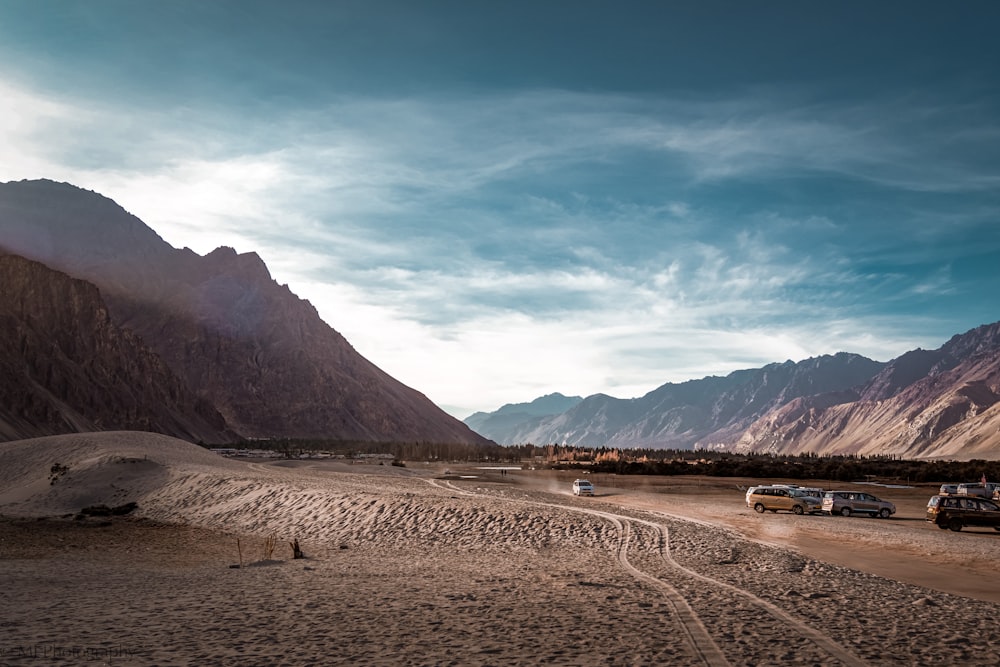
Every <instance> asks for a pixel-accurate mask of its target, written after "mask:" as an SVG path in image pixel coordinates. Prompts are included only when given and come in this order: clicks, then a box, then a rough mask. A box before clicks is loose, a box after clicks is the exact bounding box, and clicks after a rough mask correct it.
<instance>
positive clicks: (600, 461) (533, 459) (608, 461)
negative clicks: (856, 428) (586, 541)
mask: <svg viewBox="0 0 1000 667" xmlns="http://www.w3.org/2000/svg"><path fill="white" fill-rule="evenodd" d="M238 446H242V447H246V446H247V443H240V444H239V445H238ZM253 446H254V447H260V448H264V449H273V450H276V451H278V452H280V453H281V454H282V455H283V456H286V457H288V458H296V457H298V456H300V455H302V454H308V453H313V452H320V451H322V452H328V453H331V454H334V455H337V456H343V457H345V458H356V457H363V456H372V455H376V454H382V455H391V456H392V457H393V459H394V460H395V461H397V462H403V461H442V462H454V463H463V462H464V463H493V464H506V465H522V466H525V467H527V466H536V467H547V468H556V469H580V470H589V471H592V472H603V473H616V474H619V475H708V476H713V477H751V478H775V479H829V480H838V481H845V482H846V481H852V480H859V479H865V478H868V477H870V478H878V479H880V480H899V481H905V482H911V483H921V482H975V481H979V480H980V479H982V477H983V476H985V477H986V478H987V480H989V481H993V482H997V481H1000V461H985V460H981V459H974V460H971V461H920V460H908V459H901V458H899V457H896V456H891V455H883V456H860V455H829V456H826V455H825V456H820V455H817V454H797V455H780V454H753V453H751V454H734V453H731V452H713V451H707V450H696V451H691V450H680V449H645V448H636V449H622V448H609V447H576V446H570V445H559V444H549V445H533V444H523V445H506V446H505V445H486V446H483V445H474V444H463V443H436V442H366V441H355V440H324V439H295V440H293V439H280V440H259V441H254V443H253Z"/></svg>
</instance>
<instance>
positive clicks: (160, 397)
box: [0, 255, 235, 442]
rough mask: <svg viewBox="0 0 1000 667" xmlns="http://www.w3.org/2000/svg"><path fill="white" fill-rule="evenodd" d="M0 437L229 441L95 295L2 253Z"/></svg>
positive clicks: (205, 406) (209, 411)
mask: <svg viewBox="0 0 1000 667" xmlns="http://www.w3.org/2000/svg"><path fill="white" fill-rule="evenodd" d="M0 285H3V290H2V291H0V378H2V382H0V439H3V440H17V439H22V438H31V437H37V436H42V435H56V434H61V433H75V432H79V431H97V430H118V429H123V430H135V431H154V432H157V433H165V434H168V435H172V436H175V437H179V438H184V439H187V440H191V441H195V442H197V441H206V442H217V441H224V440H232V439H234V438H235V434H234V433H232V432H230V431H227V430H226V425H225V420H224V419H223V418H222V415H220V414H219V413H218V411H216V410H215V409H214V408H213V407H212V406H211V404H210V403H208V402H207V401H205V400H204V399H200V398H198V397H197V396H195V395H194V394H193V393H192V392H191V391H189V390H188V389H187V387H186V386H185V385H184V383H183V382H182V381H181V380H180V378H178V377H177V376H176V375H175V374H174V373H173V372H172V371H171V370H170V369H169V368H168V367H167V365H166V364H165V363H163V360H161V359H160V358H159V357H158V356H157V355H156V354H155V353H154V352H153V351H152V350H150V349H148V348H147V347H146V346H144V345H143V344H142V342H141V341H140V340H139V339H138V338H137V337H136V336H135V335H134V334H133V333H132V332H130V331H128V330H122V329H119V328H118V327H116V326H115V325H114V324H113V323H112V321H111V318H110V316H109V315H108V310H107V307H106V306H105V304H104V301H103V300H102V299H101V295H100V293H99V292H98V290H97V288H96V287H94V286H93V285H92V284H90V283H88V282H86V281H83V280H76V279H73V278H70V277H69V276H67V275H66V274H64V273H61V272H58V271H53V270H52V269H50V268H48V267H47V266H45V265H43V264H39V263H38V262H33V261H30V260H27V259H24V258H23V257H19V256H16V255H0Z"/></svg>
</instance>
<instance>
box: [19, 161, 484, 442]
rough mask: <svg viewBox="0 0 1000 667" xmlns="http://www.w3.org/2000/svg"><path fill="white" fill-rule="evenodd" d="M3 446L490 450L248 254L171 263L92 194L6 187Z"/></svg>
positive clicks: (151, 238)
mask: <svg viewBox="0 0 1000 667" xmlns="http://www.w3.org/2000/svg"><path fill="white" fill-rule="evenodd" d="M0 254H3V255H6V256H5V257H3V258H2V260H3V262H2V267H3V271H4V274H3V278H4V282H3V284H4V291H3V297H2V301H0V326H2V327H3V329H4V333H5V336H4V338H3V347H2V348H0V355H2V358H0V369H3V372H4V376H3V379H2V386H0V392H2V395H3V396H4V398H5V401H4V403H3V404H2V405H0V437H2V438H5V439H16V438H25V437H33V436H37V435H48V434H52V433H65V432H74V431H86V430H109V429H123V428H140V429H142V430H151V431H159V432H163V433H167V434H170V435H174V436H177V437H183V438H186V439H188V440H192V441H204V442H225V441H231V440H232V439H234V438H324V439H340V440H359V441H395V442H435V443H471V444H488V443H489V441H488V440H487V439H486V438H484V437H482V436H480V435H479V434H477V433H476V432H474V431H472V430H471V429H470V428H468V427H467V426H466V425H465V424H463V423H462V422H460V421H459V420H457V419H455V418H454V417H451V416H450V415H448V414H447V413H445V412H444V411H443V410H441V409H440V408H438V407H437V406H436V405H434V403H433V402H431V401H430V400H429V399H428V398H427V397H426V396H424V395H423V394H421V393H420V392H418V391H416V390H415V389H412V388H410V387H407V386H405V385H403V384H402V383H400V382H399V381H397V380H395V379H394V378H392V377H390V376H389V375H387V374H386V373H385V372H383V371H382V370H380V369H379V368H378V367H377V366H375V365H374V364H373V363H371V362H370V361H368V360H367V359H365V358H364V357H363V356H362V355H361V354H359V353H358V352H357V351H356V350H355V349H354V348H353V347H351V345H350V344H349V343H348V342H347V341H346V340H345V339H344V337H343V336H341V335H340V334H339V333H337V332H336V331H335V330H334V329H333V328H331V327H330V326H329V325H327V324H326V323H325V322H323V320H322V319H320V317H319V315H318V313H317V311H316V309H315V308H314V307H313V306H312V305H311V304H310V303H309V302H307V301H305V300H303V299H300V298H298V297H297V296H295V295H294V294H293V293H292V292H291V291H290V290H289V289H288V287H287V286H286V285H279V284H278V283H277V282H275V281H274V280H273V279H272V278H271V276H270V273H269V272H268V269H267V267H266V266H265V265H264V262H263V261H261V259H260V257H258V256H257V255H256V254H255V253H245V254H237V253H236V252H235V251H234V250H233V249H232V248H225V247H223V248H218V249H216V250H215V251H213V252H211V253H209V254H207V255H205V256H201V255H198V254H197V253H195V252H194V251H192V250H190V249H187V248H184V249H181V250H179V249H176V248H173V247H172V246H170V245H169V244H168V243H166V242H165V241H164V240H163V239H162V238H160V237H159V236H158V235H157V234H156V233H155V232H154V231H153V230H152V229H150V228H149V227H148V226H147V225H145V224H144V223H143V222H142V221H141V220H139V219H138V218H136V217H135V216H133V215H131V214H129V213H128V212H127V211H125V210H124V209H122V208H121V207H120V206H119V205H117V204H116V203H115V202H113V201H112V200H110V199H108V198H106V197H103V196H101V195H99V194H97V193H94V192H90V191H87V190H83V189H81V188H78V187H75V186H72V185H69V184H65V183H55V182H53V181H48V180H38V181H19V182H10V183H4V184H0Z"/></svg>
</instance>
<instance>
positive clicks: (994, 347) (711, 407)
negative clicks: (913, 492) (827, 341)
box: [480, 323, 1000, 458]
mask: <svg viewBox="0 0 1000 667" xmlns="http://www.w3.org/2000/svg"><path fill="white" fill-rule="evenodd" d="M484 414H486V415H487V416H488V415H489V414H492V413H484ZM480 421H481V423H483V424H485V425H487V426H490V425H495V424H496V422H491V421H489V420H488V419H485V418H482V417H481V418H480ZM483 434H484V435H486V436H488V437H491V438H493V439H494V440H496V441H497V442H499V443H501V444H520V443H526V442H532V443H534V444H546V443H560V444H567V445H576V446H585V447H622V448H632V447H644V448H653V449H713V450H721V451H734V452H741V453H749V452H758V453H775V454H801V453H817V454H863V455H896V456H901V457H912V458H936V457H958V458H963V457H964V458H972V457H980V458H982V457H985V458H1000V323H994V324H987V325H982V326H980V327H976V328H975V329H972V330H970V331H968V332H966V333H964V334H956V335H955V336H953V337H952V338H951V339H949V341H948V342H946V343H945V344H943V345H942V346H941V347H940V348H938V349H936V350H922V349H917V350H912V351H909V352H906V353H904V354H902V355H900V356H899V357H897V358H896V359H893V360H891V361H889V362H885V363H882V362H876V361H873V360H871V359H867V358H865V357H862V356H860V355H855V354H849V353H845V352H840V353H837V354H835V355H823V356H820V357H813V358H811V359H806V360H803V361H800V362H792V361H785V362H780V363H779V362H776V363H772V364H768V365H766V366H763V367H761V368H758V369H745V370H739V371H734V372H733V373H730V374H729V375H727V376H724V377H720V376H707V377H705V378H701V379H698V380H689V381H686V382H682V383H676V384H675V383H667V384H664V385H662V386H660V387H657V388H656V389H654V390H652V391H650V392H649V393H647V394H645V395H644V396H641V397H638V398H633V399H617V398H613V397H610V396H607V395H604V394H595V395H593V396H588V397H586V398H584V399H583V400H582V401H580V402H579V403H578V404H576V405H574V406H573V407H571V408H570V409H568V410H566V411H565V412H563V413H560V414H557V415H550V416H547V417H542V418H533V419H530V420H528V419H526V420H522V421H521V422H519V423H509V420H508V422H507V423H504V424H503V428H502V429H500V428H497V429H496V430H490V429H489V428H486V429H484V431H483Z"/></svg>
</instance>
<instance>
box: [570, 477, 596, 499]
mask: <svg viewBox="0 0 1000 667" xmlns="http://www.w3.org/2000/svg"><path fill="white" fill-rule="evenodd" d="M573 495H574V496H592V495H594V485H593V484H591V483H590V480H589V479H578V480H576V481H574V482H573Z"/></svg>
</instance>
